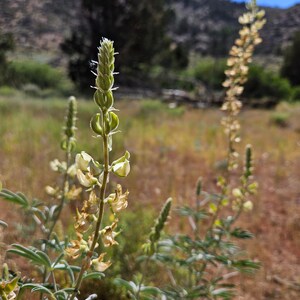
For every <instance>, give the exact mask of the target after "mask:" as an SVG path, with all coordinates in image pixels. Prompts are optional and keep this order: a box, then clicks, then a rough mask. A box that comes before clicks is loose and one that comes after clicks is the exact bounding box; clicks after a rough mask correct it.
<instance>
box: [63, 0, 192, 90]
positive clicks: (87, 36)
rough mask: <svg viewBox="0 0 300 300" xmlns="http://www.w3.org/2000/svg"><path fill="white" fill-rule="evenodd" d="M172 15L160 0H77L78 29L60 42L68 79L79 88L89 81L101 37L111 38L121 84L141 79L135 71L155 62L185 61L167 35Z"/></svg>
mask: <svg viewBox="0 0 300 300" xmlns="http://www.w3.org/2000/svg"><path fill="white" fill-rule="evenodd" d="M172 16H173V14H172V11H171V10H169V9H168V8H167V6H166V5H165V1H164V0H151V1H149V0H81V14H80V23H79V25H78V28H74V29H73V31H72V32H71V35H70V36H69V37H68V38H66V40H65V41H64V43H63V44H62V49H63V51H64V52H65V53H66V54H68V56H69V74H70V77H71V79H72V80H73V81H74V82H75V84H76V85H77V86H78V87H79V88H80V89H81V90H84V89H85V88H86V86H89V85H91V84H93V80H94V77H93V76H92V75H91V74H90V73H89V71H88V70H89V66H88V62H89V61H91V60H92V59H96V55H97V46H98V45H99V40H100V38H102V37H107V38H109V39H111V40H113V41H114V42H115V48H116V49H117V50H118V51H119V52H120V54H119V56H118V60H117V63H118V65H117V66H116V67H117V70H118V71H120V72H121V75H120V76H119V78H118V81H119V82H120V81H121V82H122V83H125V84H130V82H124V78H125V77H126V78H141V77H140V76H137V74H141V73H142V74H147V72H148V71H149V69H150V67H151V66H153V65H156V64H161V65H166V64H169V63H172V64H173V65H174V64H175V65H176V64H177V65H185V64H187V58H186V57H187V56H186V53H185V52H184V51H182V50H181V48H180V47H178V45H176V44H175V45H174V43H173V42H172V40H171V39H170V38H169V36H168V34H167V30H168V24H169V22H170V21H171V20H172ZM130 74H135V76H134V77H133V76H131V77H130ZM122 75H123V77H122ZM128 75H129V76H128Z"/></svg>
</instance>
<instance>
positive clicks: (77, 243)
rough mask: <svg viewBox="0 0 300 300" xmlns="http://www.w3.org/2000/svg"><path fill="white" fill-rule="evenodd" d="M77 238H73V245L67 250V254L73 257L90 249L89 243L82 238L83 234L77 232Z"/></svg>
mask: <svg viewBox="0 0 300 300" xmlns="http://www.w3.org/2000/svg"><path fill="white" fill-rule="evenodd" d="M77 238H78V239H77V240H72V241H71V246H70V247H68V248H66V250H65V252H66V254H67V255H68V256H70V257H71V258H73V259H76V258H78V257H79V256H80V255H81V254H82V253H84V252H87V251H88V243H87V242H86V241H85V240H84V239H83V238H82V235H81V234H77Z"/></svg>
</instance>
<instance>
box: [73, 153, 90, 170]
mask: <svg viewBox="0 0 300 300" xmlns="http://www.w3.org/2000/svg"><path fill="white" fill-rule="evenodd" d="M92 159H93V158H92V157H91V156H90V155H89V154H87V153H86V152H84V151H81V152H80V153H78V154H77V155H76V158H75V164H76V168H77V169H79V170H81V171H89V164H90V161H91V160H92Z"/></svg>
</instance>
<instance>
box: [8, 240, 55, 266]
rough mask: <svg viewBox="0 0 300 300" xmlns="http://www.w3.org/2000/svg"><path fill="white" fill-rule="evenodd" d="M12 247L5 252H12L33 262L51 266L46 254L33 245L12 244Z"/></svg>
mask: <svg viewBox="0 0 300 300" xmlns="http://www.w3.org/2000/svg"><path fill="white" fill-rule="evenodd" d="M12 247H14V249H9V250H8V251H7V252H9V253H14V254H17V255H19V256H22V257H25V258H28V259H29V260H30V261H32V262H33V263H34V264H37V265H41V266H45V267H47V268H51V261H50V258H49V257H48V255H47V254H45V253H44V252H42V251H40V250H37V249H35V248H33V247H31V248H26V247H24V246H22V245H19V244H13V245H12Z"/></svg>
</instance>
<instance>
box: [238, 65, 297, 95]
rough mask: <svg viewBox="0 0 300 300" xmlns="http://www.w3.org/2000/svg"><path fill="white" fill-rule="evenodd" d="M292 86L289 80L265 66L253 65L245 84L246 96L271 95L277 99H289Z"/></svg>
mask: <svg viewBox="0 0 300 300" xmlns="http://www.w3.org/2000/svg"><path fill="white" fill-rule="evenodd" d="M291 91H292V89H291V86H290V84H289V82H288V80H286V79H284V78H282V77H280V75H278V74H276V73H273V72H271V71H265V70H264V68H263V67H261V66H258V65H252V66H251V67H250V70H249V79H248V81H247V82H246V84H245V91H244V96H246V97H249V98H263V97H271V98H273V99H276V100H289V98H290V97H291Z"/></svg>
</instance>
